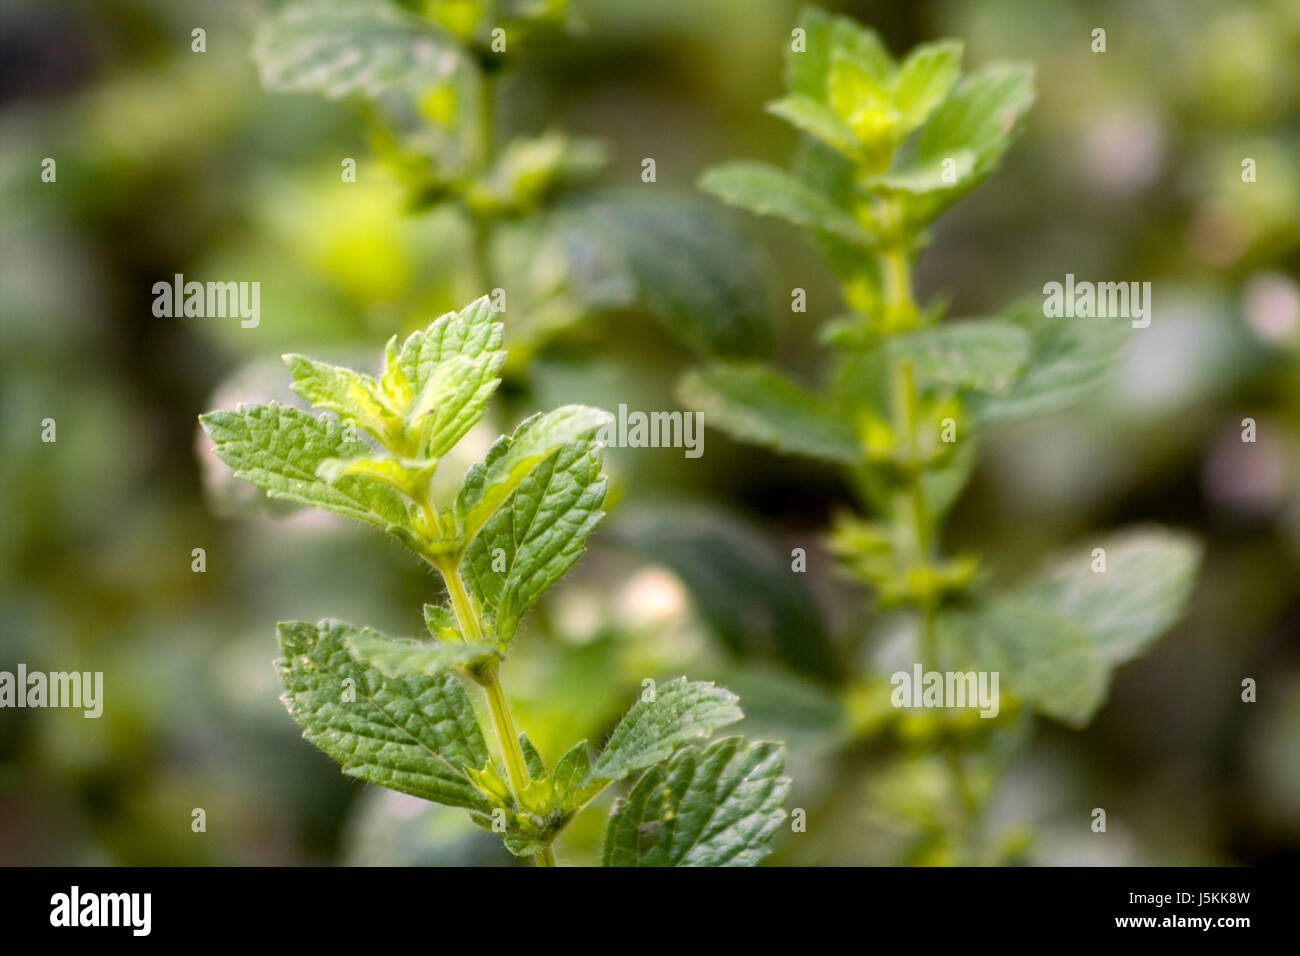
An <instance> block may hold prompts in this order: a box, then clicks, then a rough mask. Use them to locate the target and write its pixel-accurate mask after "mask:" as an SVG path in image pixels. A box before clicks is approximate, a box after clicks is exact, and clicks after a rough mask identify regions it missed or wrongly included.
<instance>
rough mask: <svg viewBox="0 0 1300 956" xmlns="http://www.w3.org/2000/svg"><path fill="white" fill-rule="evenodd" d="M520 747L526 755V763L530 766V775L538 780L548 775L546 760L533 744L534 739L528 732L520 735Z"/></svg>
mask: <svg viewBox="0 0 1300 956" xmlns="http://www.w3.org/2000/svg"><path fill="white" fill-rule="evenodd" d="M519 749H520V751H521V752H522V753H523V755H524V764H525V765H526V766H527V767H528V776H530V777H532V778H533V779H534V780H538V779H540V778H542V777H545V776H546V761H545V760H543V759H542V755H541V754H540V753H538V751H537V748H536V747H535V746H533V742H532V740H530V739H529V737H528V735H527V734H520V735H519Z"/></svg>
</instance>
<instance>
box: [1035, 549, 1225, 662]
mask: <svg viewBox="0 0 1300 956" xmlns="http://www.w3.org/2000/svg"><path fill="white" fill-rule="evenodd" d="M1094 548H1104V549H1105V551H1106V570H1105V571H1102V572H1095V571H1093V570H1092V567H1093V563H1094V560H1095V559H1094V557H1093V549H1094ZM1201 550H1202V549H1201V545H1200V542H1198V541H1197V540H1196V539H1195V538H1193V537H1192V536H1191V535H1188V534H1184V533H1182V532H1178V531H1171V530H1169V529H1166V528H1160V527H1154V526H1152V527H1137V528H1129V529H1125V530H1123V531H1119V532H1116V533H1114V534H1111V535H1107V536H1106V537H1104V538H1100V539H1098V540H1094V541H1089V542H1083V543H1080V544H1079V545H1077V546H1076V547H1074V548H1072V549H1070V550H1068V551H1065V552H1063V553H1062V554H1059V555H1057V556H1055V557H1054V558H1052V559H1051V560H1050V561H1049V562H1048V564H1047V566H1046V567H1045V568H1044V569H1043V570H1042V571H1040V572H1038V573H1037V574H1035V575H1034V576H1033V577H1032V578H1030V579H1029V580H1028V581H1026V582H1024V583H1023V584H1022V585H1020V586H1019V587H1018V588H1017V589H1016V593H1017V594H1019V595H1022V596H1024V597H1026V598H1031V599H1033V600H1035V601H1038V602H1040V603H1041V604H1043V605H1045V606H1047V607H1050V608H1052V609H1053V610H1054V611H1055V612H1056V613H1058V614H1060V615H1062V616H1063V617H1067V618H1069V619H1070V620H1072V621H1074V622H1075V623H1076V624H1077V625H1079V626H1080V627H1082V628H1083V629H1084V630H1086V631H1087V632H1088V633H1089V634H1091V635H1092V637H1093V639H1094V640H1095V642H1096V645H1097V648H1098V649H1099V651H1100V652H1101V655H1102V657H1103V658H1104V659H1105V660H1106V661H1107V662H1109V663H1110V664H1112V665H1114V664H1122V663H1123V662H1125V661H1127V660H1131V659H1132V658H1134V657H1137V656H1138V655H1139V654H1142V653H1143V652H1144V651H1146V650H1147V648H1148V647H1150V645H1151V644H1152V643H1154V641H1155V640H1156V639H1157V638H1158V637H1160V635H1161V634H1163V633H1164V632H1165V631H1167V630H1168V629H1169V628H1170V627H1171V626H1173V624H1174V623H1175V622H1176V621H1177V620H1178V618H1179V617H1181V616H1182V614H1183V611H1184V610H1185V609H1186V606H1187V602H1188V600H1189V599H1190V598H1191V595H1192V589H1193V587H1194V586H1195V583H1196V575H1197V570H1198V568H1199V567H1200V562H1201Z"/></svg>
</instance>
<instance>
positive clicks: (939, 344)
mask: <svg viewBox="0 0 1300 956" xmlns="http://www.w3.org/2000/svg"><path fill="white" fill-rule="evenodd" d="M889 350H890V353H891V355H892V357H893V358H894V359H895V360H898V359H908V360H910V361H911V362H912V363H913V366H914V368H915V372H916V377H917V380H918V382H919V383H921V384H923V385H929V386H935V385H938V386H945V387H948V388H955V389H971V388H977V389H981V390H983V391H986V392H1005V391H1007V390H1008V389H1009V388H1010V387H1011V386H1012V384H1013V383H1014V382H1015V381H1016V378H1017V376H1018V375H1019V374H1020V372H1021V370H1022V369H1023V368H1024V367H1025V363H1026V362H1027V361H1028V360H1029V351H1030V339H1029V335H1028V334H1027V333H1026V332H1025V331H1024V330H1023V329H1021V328H1019V327H1017V326H1015V325H1012V324H1011V323H1009V322H999V321H996V320H992V319H976V320H972V321H966V322H957V323H954V324H952V325H940V326H935V327H933V328H929V329H924V330H922V331H920V332H911V333H909V334H907V335H900V336H895V337H894V338H892V339H890V341H889Z"/></svg>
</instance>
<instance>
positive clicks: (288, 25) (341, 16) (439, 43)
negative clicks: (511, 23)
mask: <svg viewBox="0 0 1300 956" xmlns="http://www.w3.org/2000/svg"><path fill="white" fill-rule="evenodd" d="M253 60H254V61H255V62H256V63H257V66H258V70H259V72H260V74H261V78H262V85H263V86H265V87H266V88H267V89H269V90H275V91H277V92H314V93H321V94H323V95H324V96H326V97H327V98H329V99H339V98H341V97H344V96H348V95H350V94H353V93H362V94H365V95H366V96H369V97H372V98H377V97H379V96H380V95H381V94H383V93H384V92H385V91H387V90H389V89H392V88H394V87H406V88H412V89H418V88H421V87H425V86H429V85H432V84H434V83H436V82H437V81H438V80H445V79H446V78H448V77H450V76H451V75H453V74H454V73H456V72H457V71H458V70H460V69H461V68H462V67H463V65H464V57H463V54H461V52H460V50H459V48H458V47H457V46H456V44H455V41H453V40H452V38H451V37H449V36H447V35H446V34H444V33H442V32H441V31H439V30H436V29H434V28H433V27H432V26H431V25H430V24H429V23H428V22H426V21H425V20H423V19H421V18H420V17H417V16H414V15H412V14H410V13H408V12H407V11H405V10H403V9H401V8H400V7H398V6H397V5H395V4H393V3H388V2H376V0H298V2H293V3H289V4H287V5H285V6H284V7H282V8H281V9H280V10H278V11H277V12H276V13H275V14H273V15H272V16H271V17H269V18H268V19H267V20H266V21H265V22H264V23H263V24H262V25H261V27H260V28H259V29H258V31H257V36H256V38H255V39H254V42H253Z"/></svg>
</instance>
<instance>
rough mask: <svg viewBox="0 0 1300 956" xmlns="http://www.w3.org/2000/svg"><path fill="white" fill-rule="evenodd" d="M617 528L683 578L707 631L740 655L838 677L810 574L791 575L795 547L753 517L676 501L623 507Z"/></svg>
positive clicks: (834, 650)
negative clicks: (745, 518)
mask: <svg viewBox="0 0 1300 956" xmlns="http://www.w3.org/2000/svg"><path fill="white" fill-rule="evenodd" d="M613 533H614V534H615V535H616V536H617V540H619V541H620V542H621V543H623V544H625V545H626V546H627V547H630V548H634V549H636V550H637V551H639V552H640V553H642V554H644V555H645V556H646V557H647V558H649V559H650V560H651V561H654V562H656V563H659V564H663V565H665V566H667V567H668V568H669V569H670V570H671V571H672V572H673V573H674V574H676V575H677V576H678V577H679V578H680V579H681V581H682V583H683V584H685V586H686V588H687V590H689V591H690V594H691V598H692V602H693V604H694V606H695V609H696V611H697V613H698V614H699V615H700V617H701V619H702V620H703V622H704V623H705V625H707V627H708V628H709V631H710V632H711V633H712V634H713V636H714V637H716V638H717V639H718V640H719V641H721V643H722V645H723V646H724V647H726V648H727V649H728V650H729V651H730V652H731V653H732V654H733V655H734V656H735V657H736V658H738V659H741V660H750V661H752V660H754V659H766V660H769V661H778V662H780V663H782V664H784V665H786V666H788V667H790V668H792V669H793V670H795V671H798V672H800V673H804V674H811V675H814V676H816V677H819V678H823V679H827V680H830V679H834V678H835V677H836V676H838V674H839V663H838V662H839V659H840V656H839V654H838V653H837V648H836V647H835V645H834V643H833V642H832V640H831V636H830V634H829V632H828V631H827V627H826V621H825V619H824V616H823V614H822V611H821V608H820V607H819V606H818V603H817V601H816V600H815V599H814V597H813V594H812V593H811V591H810V590H809V587H808V585H807V583H806V578H807V577H808V575H804V574H795V573H792V572H791V558H790V551H789V549H788V548H786V547H784V546H782V545H781V544H780V543H779V542H778V541H776V540H774V539H772V538H771V537H770V536H768V535H767V534H766V533H765V532H764V531H763V530H762V529H760V528H759V527H758V526H756V525H755V524H753V523H752V522H749V521H746V520H744V519H742V518H740V517H738V516H736V515H734V514H732V513H731V512H729V511H725V510H723V509H721V508H716V507H712V506H708V505H703V504H696V503H680V502H673V503H670V504H663V505H659V506H648V505H641V506H638V507H636V508H632V509H625V510H622V511H620V512H619V514H618V520H617V523H616V524H615V526H614V528H613Z"/></svg>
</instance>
